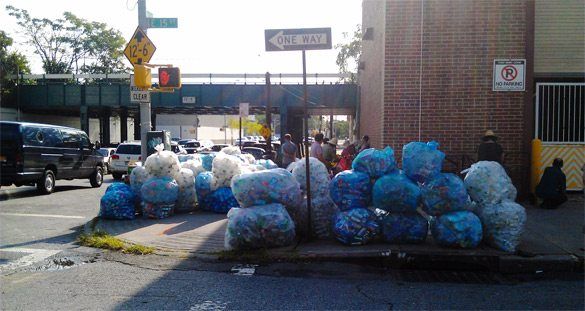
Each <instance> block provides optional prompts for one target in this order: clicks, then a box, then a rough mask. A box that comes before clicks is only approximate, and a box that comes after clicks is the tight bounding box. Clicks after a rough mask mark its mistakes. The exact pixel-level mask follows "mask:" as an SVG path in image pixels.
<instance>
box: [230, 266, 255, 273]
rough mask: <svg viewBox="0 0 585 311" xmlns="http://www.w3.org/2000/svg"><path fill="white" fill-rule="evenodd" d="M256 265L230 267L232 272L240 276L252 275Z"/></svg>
mask: <svg viewBox="0 0 585 311" xmlns="http://www.w3.org/2000/svg"><path fill="white" fill-rule="evenodd" d="M256 267H258V265H235V266H233V267H232V273H233V274H234V275H240V276H252V275H254V273H256Z"/></svg>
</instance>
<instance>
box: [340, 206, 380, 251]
mask: <svg viewBox="0 0 585 311" xmlns="http://www.w3.org/2000/svg"><path fill="white" fill-rule="evenodd" d="M333 224H334V227H333V233H334V234H335V238H336V239H337V240H338V241H340V242H341V243H343V244H346V245H364V244H367V243H368V242H370V241H372V240H374V239H375V238H376V237H377V236H378V234H379V232H380V225H379V224H378V221H377V216H376V214H375V213H374V212H372V211H371V210H369V209H367V208H354V209H350V210H346V211H338V212H337V213H336V215H335V219H334V220H333Z"/></svg>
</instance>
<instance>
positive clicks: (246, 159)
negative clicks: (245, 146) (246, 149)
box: [236, 153, 256, 165]
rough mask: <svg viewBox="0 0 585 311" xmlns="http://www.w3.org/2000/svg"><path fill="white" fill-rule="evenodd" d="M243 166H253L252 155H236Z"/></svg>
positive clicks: (253, 159) (254, 161) (254, 159)
mask: <svg viewBox="0 0 585 311" xmlns="http://www.w3.org/2000/svg"><path fill="white" fill-rule="evenodd" d="M236 156H237V157H238V158H239V159H240V160H241V161H242V162H243V163H244V164H245V165H248V164H255V163H256V158H254V156H253V155H251V154H249V153H242V154H238V155H236Z"/></svg>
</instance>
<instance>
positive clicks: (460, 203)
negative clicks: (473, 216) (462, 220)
mask: <svg viewBox="0 0 585 311" xmlns="http://www.w3.org/2000/svg"><path fill="white" fill-rule="evenodd" d="M420 191H421V195H422V201H423V210H424V211H425V212H426V213H427V214H429V215H433V216H437V215H441V214H444V213H447V212H454V211H462V210H465V209H466V208H467V206H468V205H469V204H470V200H469V195H468V194H467V190H466V189H465V184H464V183H463V180H461V178H459V177H457V176H456V175H455V174H451V173H440V174H438V175H436V176H435V177H433V178H432V179H430V180H428V181H427V182H425V183H424V184H422V185H421V187H420Z"/></svg>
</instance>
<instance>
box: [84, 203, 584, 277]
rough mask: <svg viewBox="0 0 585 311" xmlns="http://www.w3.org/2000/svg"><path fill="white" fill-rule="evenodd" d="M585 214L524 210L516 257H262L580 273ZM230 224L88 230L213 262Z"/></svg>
mask: <svg viewBox="0 0 585 311" xmlns="http://www.w3.org/2000/svg"><path fill="white" fill-rule="evenodd" d="M584 210H585V202H584V199H583V194H573V195H570V196H569V201H568V202H567V203H565V204H564V205H563V206H562V207H560V208H559V209H556V210H546V209H540V208H536V207H533V206H526V212H527V215H528V220H527V223H526V228H525V232H524V235H523V242H522V243H521V244H520V246H519V249H518V252H517V253H516V254H508V253H505V252H502V251H498V250H495V249H493V248H490V247H488V246H485V245H480V247H478V248H476V249H472V250H460V249H449V248H443V247H439V246H437V245H436V244H435V243H434V241H433V240H432V237H430V236H429V238H428V239H427V242H426V243H425V244H422V245H391V244H385V243H373V244H369V245H365V246H351V247H350V246H345V245H342V244H341V243H338V242H337V241H312V242H309V243H300V244H298V245H295V246H289V247H284V248H278V249H270V250H268V251H267V254H266V252H264V254H263V256H264V257H266V256H267V257H268V258H270V260H277V259H278V260H287V259H288V260H299V259H307V260H380V261H383V262H384V263H385V264H389V265H391V266H399V267H404V266H407V267H423V268H425V267H427V268H431V267H436V266H437V265H440V266H442V267H444V268H458V267H462V268H465V267H467V268H470V269H477V268H480V269H489V270H497V271H500V272H538V271H582V270H583V259H584V254H585V251H584V247H585V246H584V234H585V226H584V218H585V214H584ZM226 224H227V219H226V217H225V215H220V214H213V213H200V212H197V213H193V214H179V215H175V216H173V217H170V218H167V219H162V220H153V219H143V218H138V219H136V220H133V221H119V220H103V219H99V218H96V219H95V222H90V223H88V225H87V226H86V230H89V228H91V227H93V229H94V230H96V229H100V230H103V231H106V232H108V233H110V234H112V235H115V236H117V237H119V238H121V239H123V240H126V241H128V242H131V243H139V244H142V245H146V246H153V247H155V248H157V249H158V250H159V252H162V253H171V254H178V255H180V256H205V257H209V256H212V257H214V256H217V255H221V254H225V253H224V252H222V251H223V250H224V233H225V228H226ZM235 256H236V257H237V254H236V255H235Z"/></svg>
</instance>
